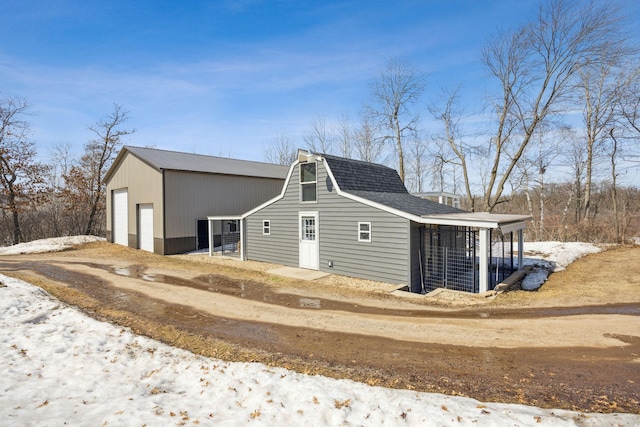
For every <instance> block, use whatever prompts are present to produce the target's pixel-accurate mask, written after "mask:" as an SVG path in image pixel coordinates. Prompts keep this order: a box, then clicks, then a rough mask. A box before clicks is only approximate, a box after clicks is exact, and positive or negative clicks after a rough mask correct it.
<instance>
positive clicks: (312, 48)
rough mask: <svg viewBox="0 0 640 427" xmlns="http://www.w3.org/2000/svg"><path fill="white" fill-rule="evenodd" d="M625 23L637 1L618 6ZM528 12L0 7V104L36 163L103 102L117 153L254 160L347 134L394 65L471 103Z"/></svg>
mask: <svg viewBox="0 0 640 427" xmlns="http://www.w3.org/2000/svg"><path fill="white" fill-rule="evenodd" d="M623 3H624V4H625V5H627V6H629V7H630V10H631V11H633V12H634V13H635V14H636V16H638V14H640V5H639V3H640V2H637V3H636V2H635V1H634V0H625V1H623ZM537 4H538V2H537V1H533V0H422V1H418V0H415V1H412V0H399V1H377V0H370V1H366V0H363V1H348V0H347V1H293V0H292V1H285V0H283V1H267V0H265V1H261V0H241V1H232V0H220V1H176V0H173V1H145V0H139V1H138V0H127V1H123V0H113V1H104V0H101V1H94V0H42V1H37V0H36V1H32V0H3V1H2V13H1V14H0V95H2V96H7V95H15V96H18V97H21V98H25V99H27V100H28V101H29V102H30V103H31V106H32V108H31V111H32V112H33V113H34V114H33V115H32V116H30V117H29V121H30V123H31V128H32V132H33V134H32V137H33V139H34V140H35V141H36V143H37V144H38V147H39V151H40V154H41V157H42V156H45V157H46V156H47V155H48V153H49V152H50V150H51V149H52V148H53V147H55V146H56V145H58V144H64V143H70V144H72V146H73V147H74V149H75V150H77V151H78V152H79V151H80V150H81V149H82V144H83V143H85V142H86V141H87V140H88V139H89V138H90V137H91V134H90V132H89V131H88V130H87V127H88V126H89V125H91V124H93V123H95V122H96V121H98V120H99V119H101V118H102V117H104V116H105V115H106V114H108V113H109V112H111V110H112V105H113V104H114V103H117V104H119V105H121V106H123V107H124V108H125V109H126V110H128V111H129V116H130V120H129V122H128V127H129V128H135V129H136V130H137V132H136V133H135V134H133V135H131V136H130V137H127V139H126V140H125V141H124V142H125V143H126V144H130V145H138V146H155V147H157V148H164V149H170V150H177V151H187V152H197V153H202V154H210V155H223V156H231V157H237V158H242V159H250V160H263V159H264V151H265V148H266V147H267V145H268V144H269V142H271V141H272V140H273V139H274V138H275V137H277V136H280V135H287V136H289V137H291V138H294V139H297V140H298V141H300V144H299V145H302V136H303V135H304V134H305V133H306V132H307V130H308V127H309V125H310V123H311V121H312V120H314V119H317V118H324V119H326V121H327V122H328V123H331V122H332V121H334V120H337V119H339V118H340V117H341V116H344V115H347V116H348V117H349V118H350V119H351V120H353V121H354V122H357V121H358V120H359V114H360V111H361V107H362V104H363V102H365V101H366V100H367V99H368V94H369V90H368V86H367V84H368V82H369V81H370V80H371V79H372V78H374V77H375V76H376V74H377V73H379V71H380V70H381V69H382V67H383V66H384V65H385V63H386V62H387V61H388V60H389V58H391V57H393V56H401V57H404V58H406V60H408V61H409V62H411V63H412V64H413V65H414V66H415V67H416V68H418V69H420V70H421V71H424V72H425V73H426V74H427V82H428V85H427V93H426V96H425V98H424V100H423V103H422V105H420V106H419V109H421V110H423V111H424V113H423V115H424V116H426V115H428V113H427V110H426V109H427V106H428V104H429V102H431V101H433V100H434V99H435V98H436V97H437V96H438V94H439V91H440V88H441V87H442V86H444V87H449V88H453V87H456V86H458V85H462V87H463V89H465V90H466V91H467V93H471V94H472V96H471V97H470V98H468V99H469V101H470V102H472V101H471V100H475V101H477V102H479V100H480V99H481V98H482V96H483V84H484V83H483V80H482V79H483V78H484V77H485V74H484V73H485V72H484V70H483V69H482V67H481V66H480V63H479V55H480V49H481V47H482V45H483V44H484V43H485V41H486V40H487V38H488V37H489V36H491V35H493V34H495V33H496V32H497V31H499V30H501V29H505V28H508V27H510V26H512V25H515V24H517V23H519V22H521V21H523V20H525V19H526V18H527V15H528V14H530V13H531V12H533V11H535V8H536V6H537Z"/></svg>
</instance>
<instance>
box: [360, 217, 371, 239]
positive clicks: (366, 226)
mask: <svg viewBox="0 0 640 427" xmlns="http://www.w3.org/2000/svg"><path fill="white" fill-rule="evenodd" d="M370 241H371V223H370V222H359V223H358V242H370Z"/></svg>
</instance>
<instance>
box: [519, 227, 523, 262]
mask: <svg viewBox="0 0 640 427" xmlns="http://www.w3.org/2000/svg"><path fill="white" fill-rule="evenodd" d="M523 254H524V233H523V229H522V228H521V229H520V230H518V269H521V268H522V257H523Z"/></svg>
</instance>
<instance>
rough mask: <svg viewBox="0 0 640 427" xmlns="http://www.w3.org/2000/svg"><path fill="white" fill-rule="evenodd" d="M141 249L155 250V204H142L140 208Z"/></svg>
mask: <svg viewBox="0 0 640 427" xmlns="http://www.w3.org/2000/svg"><path fill="white" fill-rule="evenodd" d="M139 219H140V224H139V230H140V236H139V238H140V249H143V250H145V251H149V252H153V205H152V204H145V205H140V208H139Z"/></svg>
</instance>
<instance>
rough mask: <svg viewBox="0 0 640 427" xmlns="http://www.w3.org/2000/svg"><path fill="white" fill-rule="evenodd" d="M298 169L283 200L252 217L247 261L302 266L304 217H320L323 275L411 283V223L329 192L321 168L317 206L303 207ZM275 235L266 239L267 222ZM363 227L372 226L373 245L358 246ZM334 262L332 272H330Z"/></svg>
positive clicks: (247, 223) (272, 234)
mask: <svg viewBox="0 0 640 427" xmlns="http://www.w3.org/2000/svg"><path fill="white" fill-rule="evenodd" d="M298 182H299V169H298V167H296V168H295V170H294V171H293V173H292V176H291V180H290V181H289V185H288V187H287V188H286V191H285V193H284V197H283V198H282V199H280V200H278V201H277V202H275V203H273V204H271V205H269V206H267V207H265V208H263V209H261V210H259V211H258V212H256V213H254V214H253V215H251V216H249V217H248V218H247V221H246V227H247V244H246V248H245V249H246V256H247V259H253V260H258V261H265V262H272V263H277V264H283V265H289V266H298V265H299V230H298V227H299V225H298V218H299V212H318V235H319V251H320V265H319V269H320V270H321V271H326V272H329V273H335V274H341V275H346V276H351V277H359V278H364V279H370V280H377V281H383V282H388V283H394V284H396V283H397V284H407V283H408V282H409V266H408V260H409V256H408V253H409V252H408V251H409V221H408V220H406V219H404V218H400V217H397V216H395V215H392V214H390V213H388V212H384V211H382V210H379V209H376V208H373V207H370V206H367V205H365V204H362V203H360V202H356V201H354V200H351V199H348V198H345V197H342V196H339V195H338V194H337V192H336V190H335V188H333V189H332V191H329V189H328V188H329V186H327V182H328V176H327V173H326V169H325V168H324V165H323V164H322V163H318V201H317V203H300V202H299V189H298ZM263 220H270V221H271V235H270V236H263V235H262V221H263ZM358 222H371V230H372V241H371V242H358ZM329 261H333V268H330V267H329V266H328V264H329Z"/></svg>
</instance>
